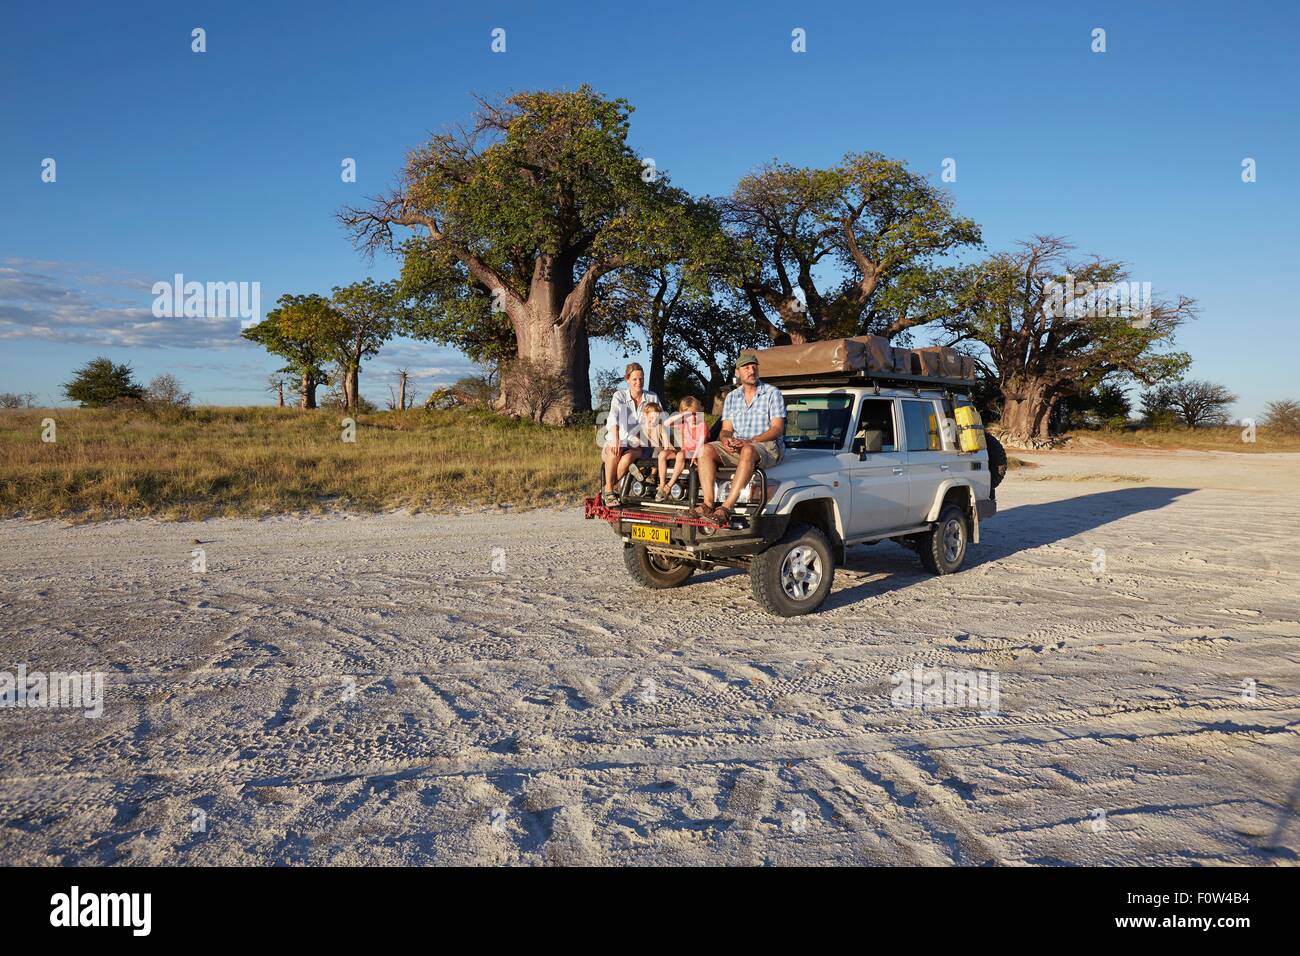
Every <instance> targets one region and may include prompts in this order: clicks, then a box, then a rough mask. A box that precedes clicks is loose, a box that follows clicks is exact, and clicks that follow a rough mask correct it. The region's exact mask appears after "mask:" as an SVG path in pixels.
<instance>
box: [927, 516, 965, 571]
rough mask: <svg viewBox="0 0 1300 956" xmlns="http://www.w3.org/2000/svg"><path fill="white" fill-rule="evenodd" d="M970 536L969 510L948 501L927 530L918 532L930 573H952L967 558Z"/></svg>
mask: <svg viewBox="0 0 1300 956" xmlns="http://www.w3.org/2000/svg"><path fill="white" fill-rule="evenodd" d="M969 539H970V522H969V521H967V520H966V512H965V511H963V510H962V509H961V508H959V507H957V506H956V505H948V506H946V507H945V508H944V509H943V510H942V511H941V512H939V520H938V521H936V522H935V523H934V526H933V527H931V528H930V530H929V531H927V532H926V533H925V534H922V535H918V536H917V549H916V551H917V554H919V555H920V556H921V564H922V565H923V566H924V567H925V569H926V570H927V571H929V572H930V573H931V574H952V573H953V572H954V571H957V570H959V569H960V568H961V563H962V561H964V560H965V559H966V544H967V542H968V541H969Z"/></svg>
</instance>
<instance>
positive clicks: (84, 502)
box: [0, 407, 599, 521]
mask: <svg viewBox="0 0 1300 956" xmlns="http://www.w3.org/2000/svg"><path fill="white" fill-rule="evenodd" d="M344 417H345V413H343V412H341V411H337V410H333V409H317V410H313V411H301V410H298V409H293V408H283V409H282V408H264V407H262V408H259V407H250V408H217V407H200V408H197V409H194V410H192V411H189V412H166V411H164V412H160V413H157V414H153V415H151V414H148V413H143V412H139V411H123V410H116V409H62V408H61V409H24V410H21V411H3V412H0V517H27V518H53V517H61V518H69V519H72V520H79V521H87V520H100V519H106V518H119V517H144V516H154V517H160V518H165V519H169V520H186V519H198V518H207V517H218V516H224V517H235V516H260V515H267V514H278V513H286V512H287V513H294V512H303V513H314V512H316V513H319V512H327V511H336V510H352V511H372V512H374V511H390V510H395V509H400V508H406V509H409V510H412V511H447V510H454V509H456V508H462V507H474V506H483V505H496V504H500V503H508V504H511V505H515V506H538V505H545V504H557V503H561V502H564V501H569V500H573V499H576V498H579V497H580V496H582V495H583V494H590V493H591V492H592V491H593V490H594V487H595V482H596V479H597V473H598V467H599V449H598V447H597V445H596V438H595V434H594V430H593V429H591V428H567V429H566V428H555V427H550V426H543V425H534V424H532V423H529V422H515V421H511V420H509V419H507V418H503V417H501V416H498V415H495V414H492V413H491V412H489V411H486V410H483V409H470V410H456V411H425V410H423V409H421V410H408V411H406V412H377V413H374V414H360V415H357V416H355V418H356V441H355V442H352V443H349V442H345V441H343V440H342V435H343V428H342V426H341V421H342V419H343V418H344ZM46 418H53V419H54V421H55V426H56V429H57V431H56V439H57V440H56V441H54V442H43V441H41V434H42V424H41V423H42V420H43V419H46Z"/></svg>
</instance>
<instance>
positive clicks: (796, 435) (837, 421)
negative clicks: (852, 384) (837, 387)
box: [785, 393, 853, 450]
mask: <svg viewBox="0 0 1300 956" xmlns="http://www.w3.org/2000/svg"><path fill="white" fill-rule="evenodd" d="M852 411H853V396H852V395H845V394H843V393H840V394H825V395H787V396H786V399H785V412H786V417H785V443H786V445H787V446H788V447H790V448H830V449H836V450H838V449H839V448H842V447H843V446H844V435H845V433H846V432H847V431H848V428H849V415H850V414H851V413H852Z"/></svg>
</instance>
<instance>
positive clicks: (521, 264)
mask: <svg viewBox="0 0 1300 956" xmlns="http://www.w3.org/2000/svg"><path fill="white" fill-rule="evenodd" d="M631 112H632V108H631V106H630V105H629V104H628V103H627V101H625V100H621V99H612V100H611V99H606V98H604V97H602V96H600V95H599V94H597V93H596V92H595V91H593V90H592V89H591V88H590V87H586V86H584V87H581V88H580V89H578V90H577V91H574V92H530V93H518V94H515V95H514V96H511V97H510V98H508V99H507V100H506V101H505V102H504V103H500V104H492V103H487V102H482V101H481V102H480V104H479V109H478V111H477V112H476V114H475V116H474V117H473V120H472V121H471V123H470V124H469V125H468V126H467V127H460V128H457V129H456V130H454V131H452V132H448V133H443V134H439V135H436V136H434V137H433V138H432V139H431V140H430V141H429V142H428V143H427V144H426V145H424V146H422V147H420V148H419V149H416V150H414V151H413V152H412V153H411V154H410V156H409V158H408V160H407V164H406V167H405V169H404V170H403V171H402V173H401V175H400V180H399V182H398V185H397V186H396V188H395V189H394V190H392V191H391V192H389V193H388V194H386V195H384V196H381V197H380V198H379V199H377V200H376V201H375V203H374V204H373V205H372V206H370V207H369V208H364V209H355V208H351V209H345V210H343V212H341V213H340V219H341V221H342V222H343V223H344V225H345V226H346V227H347V228H348V229H349V230H350V232H351V234H352V236H353V238H354V240H355V241H356V242H357V243H358V244H359V245H361V246H362V247H363V248H365V249H367V250H369V251H372V252H373V251H375V250H379V249H390V250H391V249H400V252H401V255H402V258H403V267H402V292H403V295H404V297H406V298H408V299H409V300H410V301H411V304H412V311H411V314H410V316H409V318H408V320H407V321H406V323H405V327H404V331H405V332H406V333H407V334H411V335H414V336H416V337H424V338H428V339H432V340H434V341H438V342H442V343H445V344H448V345H453V346H455V347H457V348H460V349H461V350H463V351H464V352H466V354H468V355H469V356H470V357H471V358H472V359H474V360H476V361H486V360H497V361H504V360H507V359H508V360H511V361H515V362H525V363H529V364H528V365H527V366H525V367H526V368H533V369H536V368H547V369H550V370H553V371H554V373H555V374H558V375H559V376H561V378H562V380H563V382H564V394H563V395H562V396H561V397H560V398H559V399H558V400H557V401H556V402H554V403H550V404H549V405H548V410H547V413H546V416H547V420H548V421H563V420H565V419H566V418H567V417H568V415H569V414H570V413H571V412H572V411H573V409H575V408H588V407H590V397H591V396H590V384H589V381H588V369H589V364H590V352H589V341H588V337H589V335H591V334H596V335H599V334H604V333H605V332H606V331H607V330H604V329H602V328H600V327H599V326H593V325H592V324H591V320H592V309H593V304H594V302H595V300H596V295H597V291H598V286H599V284H600V283H601V281H602V279H604V277H606V276H608V275H610V274H611V273H614V272H616V271H618V270H621V269H624V268H631V267H638V266H639V267H651V266H654V265H655V264H657V263H659V262H660V261H661V257H662V255H663V245H664V243H665V237H666V236H667V235H668V234H670V233H671V232H672V230H673V229H674V228H675V223H676V222H677V220H678V218H679V217H678V215H677V212H676V209H677V207H679V206H682V205H685V204H686V203H687V201H688V197H687V196H686V194H685V193H683V192H682V191H681V190H677V189H674V188H672V187H671V186H670V185H669V184H668V181H667V178H666V177H665V176H664V175H663V173H662V172H659V171H657V170H654V169H652V168H650V167H647V166H644V165H643V164H642V162H641V161H640V160H639V159H638V158H637V156H636V154H635V153H634V152H633V151H632V149H631V148H630V147H629V146H628V144H627V135H628V119H629V117H630V115H631ZM398 229H401V230H411V231H412V232H411V233H406V232H405V231H403V233H402V235H404V236H406V238H405V239H404V241H402V242H400V245H399V244H398V242H397V239H396V232H395V230H398ZM504 371H505V370H504V369H503V372H504ZM521 381H523V378H521V376H519V375H509V374H503V376H502V384H503V394H502V403H503V405H504V407H505V408H506V409H508V410H511V411H515V412H517V413H520V414H528V415H530V416H531V415H532V414H533V413H534V410H535V408H536V407H537V403H536V400H535V399H536V396H534V395H532V394H531V391H532V390H530V389H528V388H526V387H523V388H521V387H520V386H519V385H518V384H517V383H519V382H521ZM525 393H527V394H525Z"/></svg>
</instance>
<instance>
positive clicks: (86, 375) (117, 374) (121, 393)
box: [63, 358, 144, 408]
mask: <svg viewBox="0 0 1300 956" xmlns="http://www.w3.org/2000/svg"><path fill="white" fill-rule="evenodd" d="M131 376H132V371H131V366H130V365H125V364H123V365H117V364H114V362H113V360H112V359H107V358H97V359H93V360H91V361H89V362H87V363H86V364H85V365H83V366H82V367H81V368H79V369H77V370H76V371H75V372H73V375H72V381H70V382H65V383H64V385H63V394H64V395H65V396H66V397H67V398H68V400H69V401H73V402H79V403H80V404H81V407H82V408H100V407H102V406H104V405H110V404H112V403H113V402H116V401H120V400H122V399H127V400H131V401H139V400H141V399H143V398H144V388H143V387H142V386H140V385H139V384H138V383H137V382H136V381H135V380H134V379H133V378H132V377H131Z"/></svg>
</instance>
